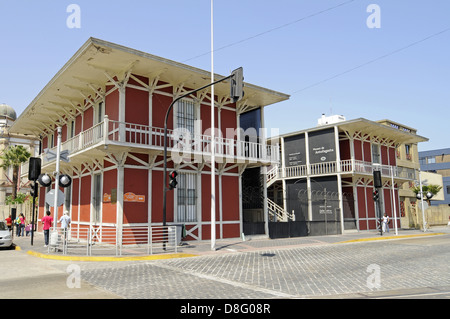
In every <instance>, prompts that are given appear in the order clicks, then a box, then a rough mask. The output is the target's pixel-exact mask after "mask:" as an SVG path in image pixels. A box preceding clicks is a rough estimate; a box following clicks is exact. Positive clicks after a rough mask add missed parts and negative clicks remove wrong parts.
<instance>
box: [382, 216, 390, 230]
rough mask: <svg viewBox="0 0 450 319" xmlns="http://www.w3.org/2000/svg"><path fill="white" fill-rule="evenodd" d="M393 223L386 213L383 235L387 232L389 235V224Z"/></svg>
mask: <svg viewBox="0 0 450 319" xmlns="http://www.w3.org/2000/svg"><path fill="white" fill-rule="evenodd" d="M390 222H391V221H390V220H389V216H388V215H387V214H386V213H384V216H383V221H382V223H383V225H382V226H383V233H385V232H386V231H387V232H388V233H389V223H390Z"/></svg>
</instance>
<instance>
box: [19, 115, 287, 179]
mask: <svg viewBox="0 0 450 319" xmlns="http://www.w3.org/2000/svg"><path fill="white" fill-rule="evenodd" d="M98 143H104V144H105V145H107V144H109V143H119V144H120V143H124V144H125V143H126V144H127V145H130V144H132V145H135V146H140V147H149V148H158V149H162V148H163V147H164V129H163V128H160V127H154V126H148V125H142V124H135V123H128V122H119V121H115V120H110V119H108V117H107V116H105V119H104V120H103V121H102V122H100V123H97V124H95V125H93V126H92V127H90V128H88V129H86V130H85V131H82V132H80V133H79V134H77V135H76V136H74V137H72V138H70V139H68V140H66V141H64V142H63V143H62V144H61V150H62V151H63V150H68V151H69V152H70V154H74V153H76V152H79V151H82V150H84V149H87V148H89V147H92V146H94V145H96V144H98ZM215 148H216V150H215V154H216V156H221V157H223V158H225V159H231V160H232V161H240V160H242V161H254V162H263V163H278V162H279V153H280V152H279V145H267V144H266V143H258V142H251V141H241V140H237V139H235V138H224V137H220V136H216V137H215ZM168 149H169V150H170V151H171V152H172V156H176V155H177V154H178V155H179V156H180V159H181V158H183V157H186V155H194V156H196V155H199V156H204V155H206V156H207V155H208V154H210V153H211V136H210V135H206V134H190V133H189V132H188V131H183V130H168ZM51 150H53V151H54V150H56V147H54V148H51ZM69 156H70V155H69ZM41 159H42V160H43V163H44V164H45V162H50V161H46V159H45V156H44V154H41ZM27 173H28V163H24V164H23V165H22V168H21V174H22V175H24V174H27Z"/></svg>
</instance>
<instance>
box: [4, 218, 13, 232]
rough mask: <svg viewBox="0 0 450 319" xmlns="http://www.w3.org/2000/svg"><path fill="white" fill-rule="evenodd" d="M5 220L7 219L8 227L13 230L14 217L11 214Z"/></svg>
mask: <svg viewBox="0 0 450 319" xmlns="http://www.w3.org/2000/svg"><path fill="white" fill-rule="evenodd" d="M5 221H6V226H8V229H9V230H11V229H12V219H11V215H9V216H8V217H6V219H5Z"/></svg>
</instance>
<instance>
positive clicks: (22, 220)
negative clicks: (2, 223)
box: [19, 213, 26, 237]
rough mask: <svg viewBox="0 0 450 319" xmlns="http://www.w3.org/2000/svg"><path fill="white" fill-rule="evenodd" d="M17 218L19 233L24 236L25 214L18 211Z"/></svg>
mask: <svg viewBox="0 0 450 319" xmlns="http://www.w3.org/2000/svg"><path fill="white" fill-rule="evenodd" d="M19 219H20V234H21V235H22V237H24V236H25V223H26V220H25V216H24V215H23V213H20V216H19Z"/></svg>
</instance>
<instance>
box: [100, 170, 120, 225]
mask: <svg viewBox="0 0 450 319" xmlns="http://www.w3.org/2000/svg"><path fill="white" fill-rule="evenodd" d="M113 189H115V190H116V194H117V170H116V169H112V170H109V171H105V172H104V173H103V194H105V193H106V194H108V195H111V193H112V190H113ZM116 212H117V201H116V202H114V203H112V202H111V201H106V202H105V201H103V222H104V223H116V222H117V221H116V219H117V217H116V215H117V214H116Z"/></svg>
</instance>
